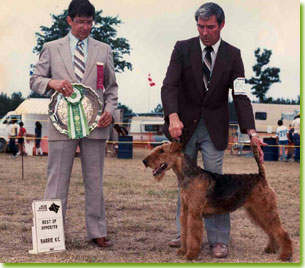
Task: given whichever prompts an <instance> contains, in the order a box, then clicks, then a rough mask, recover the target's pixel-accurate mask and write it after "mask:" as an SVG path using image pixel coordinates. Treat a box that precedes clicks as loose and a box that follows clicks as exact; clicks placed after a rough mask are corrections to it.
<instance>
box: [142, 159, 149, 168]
mask: <svg viewBox="0 0 305 268" xmlns="http://www.w3.org/2000/svg"><path fill="white" fill-rule="evenodd" d="M143 164H144V166H145V167H148V160H147V159H144V160H143Z"/></svg>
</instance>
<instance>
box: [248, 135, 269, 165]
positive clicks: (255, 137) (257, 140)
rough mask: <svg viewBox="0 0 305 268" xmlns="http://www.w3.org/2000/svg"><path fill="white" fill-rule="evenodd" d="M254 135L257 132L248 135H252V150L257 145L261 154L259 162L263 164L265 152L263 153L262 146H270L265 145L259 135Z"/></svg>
mask: <svg viewBox="0 0 305 268" xmlns="http://www.w3.org/2000/svg"><path fill="white" fill-rule="evenodd" d="M254 133H255V134H256V132H255V130H254V131H252V130H249V131H248V134H249V135H252V137H251V148H252V145H253V144H256V145H257V149H258V152H259V155H260V158H259V161H260V162H261V163H263V162H264V152H263V150H262V148H261V146H266V145H268V144H267V143H264V142H263V140H262V139H261V138H259V136H258V135H253V134H254Z"/></svg>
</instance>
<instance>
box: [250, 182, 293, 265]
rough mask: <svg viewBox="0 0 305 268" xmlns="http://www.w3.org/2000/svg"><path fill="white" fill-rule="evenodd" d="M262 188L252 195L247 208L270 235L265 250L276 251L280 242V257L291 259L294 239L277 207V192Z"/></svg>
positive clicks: (285, 259) (256, 221) (286, 259)
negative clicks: (280, 216)
mask: <svg viewBox="0 0 305 268" xmlns="http://www.w3.org/2000/svg"><path fill="white" fill-rule="evenodd" d="M260 190H261V191H255V192H256V193H255V195H252V198H251V199H250V200H249V202H247V203H246V204H245V208H246V210H247V212H248V214H249V215H250V217H251V218H252V219H253V220H254V222H255V223H256V224H258V225H259V226H260V227H261V228H262V229H263V230H264V231H265V232H266V233H267V234H268V236H269V243H268V246H267V247H266V248H265V252H267V253H269V252H270V253H271V252H272V253H273V252H275V251H276V250H277V248H278V246H277V245H278V244H279V245H280V248H281V253H280V259H281V260H282V261H290V260H291V258H292V253H293V249H292V241H291V239H290V238H289V235H288V233H287V232H286V231H285V230H284V228H283V227H282V224H281V221H280V218H279V215H278V211H277V207H276V198H275V194H274V192H273V190H272V189H270V188H269V187H266V188H265V189H260Z"/></svg>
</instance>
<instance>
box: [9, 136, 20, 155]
mask: <svg viewBox="0 0 305 268" xmlns="http://www.w3.org/2000/svg"><path fill="white" fill-rule="evenodd" d="M9 148H10V152H11V153H12V155H13V156H16V154H17V153H18V149H17V147H16V139H15V138H10V143H9Z"/></svg>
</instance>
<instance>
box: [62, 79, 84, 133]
mask: <svg viewBox="0 0 305 268" xmlns="http://www.w3.org/2000/svg"><path fill="white" fill-rule="evenodd" d="M73 90H74V92H73V93H72V95H71V96H70V97H65V100H66V102H67V104H68V124H67V127H68V136H69V138H70V139H81V138H84V137H86V136H88V135H89V133H90V132H89V127H88V122H87V118H86V115H85V112H84V108H83V105H82V99H83V94H82V88H81V87H78V86H77V85H74V86H73Z"/></svg>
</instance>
